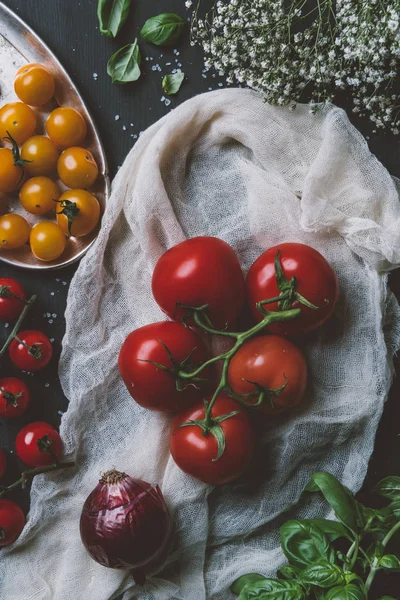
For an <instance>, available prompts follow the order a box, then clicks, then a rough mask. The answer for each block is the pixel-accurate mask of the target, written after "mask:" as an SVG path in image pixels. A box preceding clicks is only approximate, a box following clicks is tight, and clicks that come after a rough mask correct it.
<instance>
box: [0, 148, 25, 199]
mask: <svg viewBox="0 0 400 600" xmlns="http://www.w3.org/2000/svg"><path fill="white" fill-rule="evenodd" d="M23 179H24V169H23V166H20V165H19V164H18V161H17V160H16V159H15V158H14V155H13V153H12V150H10V149H9V148H0V192H2V193H9V192H15V190H16V189H18V187H19V186H20V184H21V183H22V182H23Z"/></svg>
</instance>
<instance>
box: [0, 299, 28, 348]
mask: <svg viewBox="0 0 400 600" xmlns="http://www.w3.org/2000/svg"><path fill="white" fill-rule="evenodd" d="M35 300H36V296H31V297H30V298H29V300H28V302H27V303H26V305H25V306H24V309H23V311H22V313H21V314H20V315H19V317H18V320H17V321H16V323H15V325H14V327H13V328H12V330H11V333H10V335H9V336H8V338H7V341H6V342H5V344H4V346H3V347H2V348H1V350H0V357H1V356H3V354H4V353H5V351H6V350H7V348H8V346H9V345H10V344H11V342H12V341H13V339H15V338H16V336H17V333H18V330H19V328H20V327H21V324H22V322H23V320H24V319H25V317H26V315H27V312H28V310H29V309H30V307H31V306H32V304H33V303H34V302H35Z"/></svg>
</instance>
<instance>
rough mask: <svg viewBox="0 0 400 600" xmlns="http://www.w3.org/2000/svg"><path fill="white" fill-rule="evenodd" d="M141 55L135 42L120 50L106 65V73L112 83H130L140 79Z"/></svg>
mask: <svg viewBox="0 0 400 600" xmlns="http://www.w3.org/2000/svg"><path fill="white" fill-rule="evenodd" d="M140 62H141V55H140V49H139V46H138V43H137V40H135V41H134V42H133V44H128V45H127V46H124V47H123V48H120V50H118V51H117V52H116V53H115V54H113V55H112V57H111V58H110V60H109V61H108V64H107V73H108V74H109V76H110V77H111V80H112V82H113V83H130V82H131V81H136V80H137V79H139V77H140V73H141V71H140Z"/></svg>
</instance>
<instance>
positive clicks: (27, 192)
mask: <svg viewBox="0 0 400 600" xmlns="http://www.w3.org/2000/svg"><path fill="white" fill-rule="evenodd" d="M60 195H61V191H60V188H59V187H58V185H57V184H56V182H55V181H53V180H52V179H50V178H49V177H32V178H31V179H28V181H26V182H25V183H24V185H23V186H22V188H21V189H20V192H19V201H20V202H21V205H22V207H23V208H24V209H25V210H26V211H27V212H29V213H31V214H32V215H45V214H46V213H48V212H50V211H51V210H54V209H55V208H56V207H57V200H58V199H59V197H60Z"/></svg>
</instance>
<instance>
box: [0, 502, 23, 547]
mask: <svg viewBox="0 0 400 600" xmlns="http://www.w3.org/2000/svg"><path fill="white" fill-rule="evenodd" d="M24 526H25V515H24V513H23V512H22V510H21V509H20V507H19V506H18V504H15V502H11V500H3V499H0V546H8V545H9V544H12V543H13V542H15V540H16V539H17V538H19V536H20V535H21V532H22V530H23V528H24Z"/></svg>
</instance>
